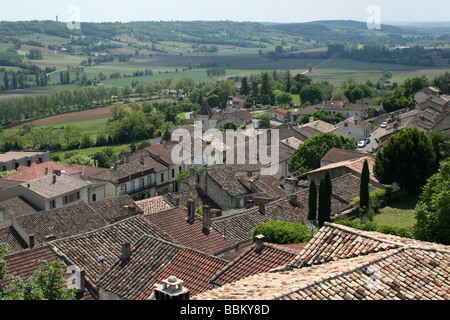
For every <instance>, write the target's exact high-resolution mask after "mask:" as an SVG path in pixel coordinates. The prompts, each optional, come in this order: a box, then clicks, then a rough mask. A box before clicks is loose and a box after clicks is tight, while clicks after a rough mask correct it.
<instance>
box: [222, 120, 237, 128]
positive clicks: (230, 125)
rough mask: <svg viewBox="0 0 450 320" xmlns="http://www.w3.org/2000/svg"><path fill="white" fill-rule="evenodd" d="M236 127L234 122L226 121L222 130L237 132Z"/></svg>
mask: <svg viewBox="0 0 450 320" xmlns="http://www.w3.org/2000/svg"><path fill="white" fill-rule="evenodd" d="M237 128H238V126H237V124H236V123H235V122H234V121H227V122H225V123H224V125H223V127H222V129H224V130H237Z"/></svg>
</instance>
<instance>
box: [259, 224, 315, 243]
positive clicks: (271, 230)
mask: <svg viewBox="0 0 450 320" xmlns="http://www.w3.org/2000/svg"><path fill="white" fill-rule="evenodd" d="M259 234H262V235H264V237H265V241H266V242H270V243H277V244H297V243H305V242H308V241H309V240H311V235H310V234H308V228H307V226H306V225H305V224H304V223H303V222H296V223H292V222H285V221H269V222H265V223H262V224H260V225H259V226H257V227H256V228H255V229H253V231H252V236H253V238H254V237H256V236H257V235H259Z"/></svg>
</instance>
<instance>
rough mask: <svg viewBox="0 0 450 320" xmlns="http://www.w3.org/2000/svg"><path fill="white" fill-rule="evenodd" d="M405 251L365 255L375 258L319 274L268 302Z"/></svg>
mask: <svg viewBox="0 0 450 320" xmlns="http://www.w3.org/2000/svg"><path fill="white" fill-rule="evenodd" d="M406 249H408V247H399V248H396V249H390V250H386V251H383V252H377V253H372V254H369V255H366V256H365V257H370V255H376V256H375V257H372V259H368V260H367V261H362V262H360V263H356V264H355V265H353V266H349V267H348V268H347V269H346V270H343V271H337V272H334V273H333V274H332V275H327V274H325V275H324V274H319V276H318V278H317V279H315V280H311V281H308V282H305V283H303V284H301V285H299V286H297V287H295V288H290V289H288V290H286V291H283V292H280V293H276V294H274V295H273V296H272V297H270V298H269V299H270V300H275V299H279V298H281V297H283V296H285V295H287V294H291V293H295V292H297V291H300V290H304V289H306V288H308V287H313V286H316V285H317V284H319V283H322V282H324V281H328V280H333V279H335V278H338V277H340V276H342V275H345V274H350V273H353V272H355V271H357V270H359V269H362V268H364V267H367V266H369V265H372V264H374V263H376V262H378V261H381V260H384V259H387V258H389V257H391V256H394V255H396V254H398V253H400V252H402V251H405V250H406ZM358 258H361V256H356V257H352V258H350V259H341V260H337V261H330V262H328V263H326V264H335V263H340V262H342V261H344V260H346V261H348V260H356V259H358ZM316 266H317V265H316ZM320 266H323V264H321V265H320ZM311 267H312V266H309V267H308V268H311ZM300 269H304V268H300ZM296 270H299V269H296ZM283 271H286V270H276V272H283Z"/></svg>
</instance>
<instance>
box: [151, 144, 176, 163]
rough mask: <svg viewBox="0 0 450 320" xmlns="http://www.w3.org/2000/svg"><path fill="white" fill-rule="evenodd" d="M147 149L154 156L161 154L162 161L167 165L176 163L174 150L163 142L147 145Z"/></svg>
mask: <svg viewBox="0 0 450 320" xmlns="http://www.w3.org/2000/svg"><path fill="white" fill-rule="evenodd" d="M145 150H146V151H148V152H149V153H150V154H152V155H153V156H159V157H160V159H161V161H162V162H163V163H164V164H166V165H172V164H174V162H173V161H172V151H171V150H170V149H168V148H166V146H165V145H163V144H161V143H159V144H155V145H154V146H150V147H147V148H145Z"/></svg>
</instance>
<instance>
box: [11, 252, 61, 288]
mask: <svg viewBox="0 0 450 320" xmlns="http://www.w3.org/2000/svg"><path fill="white" fill-rule="evenodd" d="M4 260H5V262H6V265H7V268H8V273H9V274H11V275H13V276H17V277H20V278H21V279H22V280H23V281H26V280H28V278H30V277H32V276H34V272H35V271H38V270H39V267H40V266H41V264H40V263H39V261H41V260H45V261H47V262H55V261H57V260H59V258H58V256H57V255H56V253H55V252H54V251H53V250H52V248H51V247H50V246H48V245H46V246H42V247H39V248H34V249H30V250H23V251H21V252H16V253H12V254H6V255H5V256H4ZM6 283H9V282H6Z"/></svg>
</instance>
